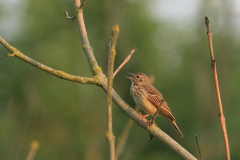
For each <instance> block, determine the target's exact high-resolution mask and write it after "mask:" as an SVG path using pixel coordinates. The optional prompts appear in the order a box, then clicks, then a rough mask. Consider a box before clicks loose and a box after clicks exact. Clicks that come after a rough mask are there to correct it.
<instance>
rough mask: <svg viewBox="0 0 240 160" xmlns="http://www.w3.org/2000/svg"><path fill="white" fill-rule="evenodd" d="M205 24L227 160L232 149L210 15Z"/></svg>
mask: <svg viewBox="0 0 240 160" xmlns="http://www.w3.org/2000/svg"><path fill="white" fill-rule="evenodd" d="M205 24H206V27H207V35H208V41H209V48H210V54H211V60H212V70H213V76H214V82H215V88H216V93H217V98H218V106H219V111H220V121H221V124H222V129H223V136H224V141H225V148H226V156H227V160H230V159H231V158H230V149H229V143H228V136H227V129H226V122H225V116H224V114H223V108H222V100H221V95H220V90H219V84H218V76H217V65H216V61H215V59H214V53H213V44H212V31H211V29H210V21H209V20H208V17H205Z"/></svg>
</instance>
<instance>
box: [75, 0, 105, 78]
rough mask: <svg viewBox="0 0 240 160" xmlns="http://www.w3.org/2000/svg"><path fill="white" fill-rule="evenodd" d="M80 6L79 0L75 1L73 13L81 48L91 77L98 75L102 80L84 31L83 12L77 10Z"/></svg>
mask: <svg viewBox="0 0 240 160" xmlns="http://www.w3.org/2000/svg"><path fill="white" fill-rule="evenodd" d="M80 6H81V2H80V0H75V12H76V13H75V14H76V15H77V17H76V19H77V24H78V29H79V33H80V36H81V40H82V47H83V50H84V52H85V54H86V57H87V59H88V63H89V65H90V68H91V69H92V73H93V75H97V74H98V75H99V76H101V77H102V78H103V77H104V75H103V73H102V69H101V67H99V66H98V63H97V60H96V58H95V56H94V54H93V49H92V48H91V46H90V43H89V40H88V36H87V30H86V27H85V23H84V18H83V12H82V9H79V7H80ZM104 78H105V77H104Z"/></svg>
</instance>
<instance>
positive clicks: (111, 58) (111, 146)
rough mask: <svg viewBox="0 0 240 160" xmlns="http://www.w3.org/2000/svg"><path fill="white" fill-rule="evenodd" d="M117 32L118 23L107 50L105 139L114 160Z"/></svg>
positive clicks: (113, 28)
mask: <svg viewBox="0 0 240 160" xmlns="http://www.w3.org/2000/svg"><path fill="white" fill-rule="evenodd" d="M118 33H119V27H118V25H116V26H113V27H112V36H111V40H110V43H109V52H108V89H107V94H108V131H107V134H106V135H107V140H108V143H109V156H110V160H115V136H114V134H113V129H112V93H113V90H112V86H113V69H114V60H115V55H116V49H115V48H116V43H117V37H118Z"/></svg>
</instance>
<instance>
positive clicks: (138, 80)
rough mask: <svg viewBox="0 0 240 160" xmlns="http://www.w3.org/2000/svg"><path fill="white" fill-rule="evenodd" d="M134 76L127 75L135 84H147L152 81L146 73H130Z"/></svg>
mask: <svg viewBox="0 0 240 160" xmlns="http://www.w3.org/2000/svg"><path fill="white" fill-rule="evenodd" d="M128 73H129V74H131V75H132V76H133V77H126V78H128V79H131V81H132V83H133V84H145V83H150V80H149V78H148V77H147V76H146V75H145V74H144V73H130V72H128Z"/></svg>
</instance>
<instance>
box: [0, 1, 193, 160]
mask: <svg viewBox="0 0 240 160" xmlns="http://www.w3.org/2000/svg"><path fill="white" fill-rule="evenodd" d="M80 6H81V2H80V0H75V15H76V20H77V24H78V29H79V33H80V37H81V41H82V47H83V50H84V53H85V55H86V57H87V59H88V63H89V66H90V68H91V70H92V73H93V75H94V77H93V78H85V77H80V78H77V77H75V78H72V77H74V76H73V75H70V74H67V76H63V75H62V74H61V73H62V72H60V73H58V72H59V71H57V70H53V69H51V68H49V69H44V68H46V67H47V66H45V67H43V66H42V64H41V65H40V64H39V63H38V62H37V63H36V61H34V60H32V59H30V58H29V57H25V55H23V54H22V53H21V52H20V51H18V50H17V49H15V48H14V47H12V46H10V45H8V44H7V43H5V41H4V40H3V39H2V38H0V42H1V43H2V44H3V46H5V47H6V48H7V49H8V50H9V51H10V52H12V53H13V54H11V56H16V57H18V58H20V59H22V60H24V61H26V62H28V63H30V64H32V65H34V66H35V67H38V68H39V69H42V70H44V71H46V72H48V73H50V74H53V75H55V76H58V77H60V78H64V79H67V80H72V81H75V82H79V83H83V84H95V85H98V86H101V87H102V88H103V90H104V91H105V92H107V90H108V83H107V78H106V76H105V75H104V74H103V72H102V69H101V68H100V67H99V66H98V63H97V61H96V59H95V56H94V54H93V50H92V48H91V46H90V43H89V40H88V36H87V31H86V27H85V23H84V18H83V10H82V8H81V7H80ZM28 60H29V61H28ZM40 66H41V67H40ZM51 70H52V71H53V72H51ZM57 73H58V74H57ZM64 75H66V74H64ZM82 78H83V79H82ZM112 92H113V95H112V96H113V97H112V98H113V101H114V102H115V103H116V104H117V105H118V106H119V107H120V108H121V109H122V110H123V111H124V112H125V113H126V114H127V115H128V116H129V117H130V118H131V119H133V120H134V121H135V122H136V123H137V124H139V125H140V126H141V127H143V128H144V129H145V130H146V131H148V132H149V133H150V134H151V135H154V137H156V138H158V139H159V140H161V141H162V142H164V143H165V144H167V145H168V146H169V147H171V148H172V149H173V150H174V151H175V152H176V153H178V154H179V155H180V156H181V157H183V158H184V159H189V160H195V159H196V158H195V157H194V156H193V155H191V154H190V153H189V152H188V151H187V150H186V149H184V148H183V147H182V146H181V145H179V144H178V143H177V142H176V141H174V140H173V139H172V138H171V137H170V136H168V135H167V134H166V133H164V132H163V131H162V130H161V129H159V128H158V127H157V126H156V125H152V126H151V127H150V128H149V129H148V125H147V124H146V122H147V120H146V119H144V120H143V121H138V119H139V114H138V113H137V112H136V111H135V110H134V109H132V108H131V107H130V106H129V105H128V104H127V103H126V102H125V101H124V100H123V99H122V98H121V97H120V96H119V95H118V94H117V93H116V92H115V91H114V89H112Z"/></svg>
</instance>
